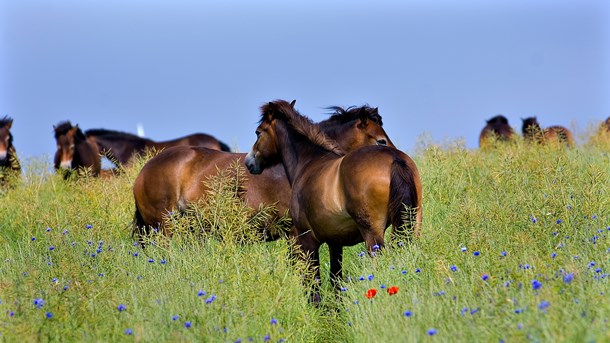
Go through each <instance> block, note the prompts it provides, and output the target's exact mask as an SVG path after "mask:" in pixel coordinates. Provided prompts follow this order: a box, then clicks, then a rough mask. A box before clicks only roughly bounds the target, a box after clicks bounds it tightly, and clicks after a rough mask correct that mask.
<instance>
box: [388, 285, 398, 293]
mask: <svg viewBox="0 0 610 343" xmlns="http://www.w3.org/2000/svg"><path fill="white" fill-rule="evenodd" d="M396 293H398V286H392V287H390V288H388V294H389V295H394V294H396Z"/></svg>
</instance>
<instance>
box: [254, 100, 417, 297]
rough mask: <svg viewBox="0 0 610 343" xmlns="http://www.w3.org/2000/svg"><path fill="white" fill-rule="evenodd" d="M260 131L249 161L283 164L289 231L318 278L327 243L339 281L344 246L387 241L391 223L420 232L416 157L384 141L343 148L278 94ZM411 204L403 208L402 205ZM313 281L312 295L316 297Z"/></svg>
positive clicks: (258, 169)
mask: <svg viewBox="0 0 610 343" xmlns="http://www.w3.org/2000/svg"><path fill="white" fill-rule="evenodd" d="M261 112H262V116H261V120H260V124H259V126H258V128H257V129H256V135H257V139H256V142H255V143H254V145H253V147H252V150H251V151H250V152H249V153H248V155H246V166H247V167H248V170H249V171H250V172H251V173H252V174H260V173H262V172H263V171H264V170H265V169H266V168H269V167H271V166H273V165H275V164H277V163H281V164H283V165H284V169H285V170H286V175H287V177H288V180H289V182H290V184H291V186H292V196H291V200H290V215H291V217H292V221H293V225H294V228H293V232H292V233H291V236H292V237H293V238H295V239H296V243H297V245H298V246H299V247H300V249H301V251H302V252H303V254H301V256H303V257H305V258H308V259H309V260H310V262H311V263H310V267H311V268H312V270H311V271H312V272H313V274H314V275H315V277H316V280H319V278H320V269H319V266H320V261H319V253H318V250H319V248H320V246H321V245H322V244H324V243H326V244H327V245H328V247H329V251H330V274H331V280H332V283H333V285H334V286H335V288H337V286H338V281H339V280H340V279H341V275H342V266H341V265H342V259H343V247H344V246H350V245H354V244H357V243H360V242H363V241H364V242H365V244H366V247H367V250H368V251H369V253H371V254H373V252H374V251H375V250H377V249H380V248H383V246H384V233H385V230H386V228H387V227H388V226H389V225H392V226H393V228H394V232H398V233H400V234H404V235H407V237H406V238H407V239H410V238H412V237H417V236H418V235H419V225H420V223H421V209H422V206H421V194H422V193H421V182H420V178H419V172H418V170H417V167H416V165H415V163H414V162H413V160H412V159H411V158H410V157H409V156H407V155H406V154H405V153H403V152H401V151H399V150H397V149H395V148H391V147H387V146H365V147H362V148H360V149H357V150H354V151H352V152H349V153H346V152H345V151H344V150H343V149H342V148H341V147H340V146H338V145H337V143H336V142H335V141H334V140H332V139H329V138H328V136H326V135H325V134H324V133H323V132H322V131H321V130H320V128H319V126H318V125H315V124H313V123H312V122H311V120H309V119H308V118H307V117H304V116H302V115H300V114H299V113H298V112H297V111H296V110H295V109H294V108H293V107H292V106H291V105H290V104H289V103H287V102H286V101H283V100H276V101H273V102H270V103H268V104H266V105H264V106H262V107H261ZM405 210H406V211H405ZM318 287H319V286H318V285H317V284H316V283H314V288H313V291H312V293H311V298H310V300H311V301H313V302H315V303H318V302H319V301H320V294H319V289H318Z"/></svg>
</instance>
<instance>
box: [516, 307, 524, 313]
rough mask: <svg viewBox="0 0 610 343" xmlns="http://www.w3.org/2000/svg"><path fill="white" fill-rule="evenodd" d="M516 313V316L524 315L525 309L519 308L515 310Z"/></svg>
mask: <svg viewBox="0 0 610 343" xmlns="http://www.w3.org/2000/svg"><path fill="white" fill-rule="evenodd" d="M515 313H516V314H519V313H523V309H522V308H518V309H516V310H515Z"/></svg>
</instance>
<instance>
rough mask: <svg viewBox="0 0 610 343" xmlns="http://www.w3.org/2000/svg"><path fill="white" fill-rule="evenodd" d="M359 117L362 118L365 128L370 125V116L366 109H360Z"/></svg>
mask: <svg viewBox="0 0 610 343" xmlns="http://www.w3.org/2000/svg"><path fill="white" fill-rule="evenodd" d="M358 115H359V116H360V122H361V123H362V125H364V126H366V125H368V122H369V114H368V113H367V112H366V108H365V107H362V108H360V113H359V114H358Z"/></svg>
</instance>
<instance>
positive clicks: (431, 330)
mask: <svg viewBox="0 0 610 343" xmlns="http://www.w3.org/2000/svg"><path fill="white" fill-rule="evenodd" d="M437 332H438V330H436V329H428V336H434V335H436V333H437Z"/></svg>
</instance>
